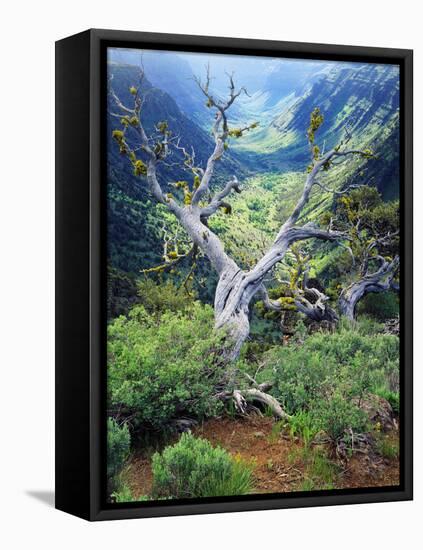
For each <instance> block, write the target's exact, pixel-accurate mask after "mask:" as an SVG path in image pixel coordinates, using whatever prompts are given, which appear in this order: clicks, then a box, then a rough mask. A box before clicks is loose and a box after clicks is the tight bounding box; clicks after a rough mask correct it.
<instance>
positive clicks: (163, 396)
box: [56, 30, 412, 520]
mask: <svg viewBox="0 0 423 550" xmlns="http://www.w3.org/2000/svg"><path fill="white" fill-rule="evenodd" d="M56 120H57V126H56V136H57V137H56V213H57V218H56V219H57V223H56V242H57V245H56V258H57V260H56V262H57V263H56V265H57V269H56V288H57V301H56V310H57V315H56V327H57V328H56V331H57V332H56V347H57V356H56V506H57V508H59V509H61V510H64V511H66V512H69V513H72V514H75V515H78V516H81V517H83V518H86V519H89V520H103V519H118V518H135V517H146V516H166V515H175V514H197V513H210V512H227V511H241V510H264V509H270V508H286V507H298V506H315V505H333V504H348V503H365V502H379V501H392V500H407V499H411V498H412V52H411V51H409V50H393V49H380V48H364V47H352V46H329V45H320V44H300V43H298V44H296V43H286V42H268V41H257V40H240V39H231V38H212V37H198V36H180V35H164V34H150V33H136V32H118V31H104V30H90V31H86V32H84V33H81V34H79V35H75V36H72V37H69V38H66V39H64V40H61V41H59V42H57V45H56Z"/></svg>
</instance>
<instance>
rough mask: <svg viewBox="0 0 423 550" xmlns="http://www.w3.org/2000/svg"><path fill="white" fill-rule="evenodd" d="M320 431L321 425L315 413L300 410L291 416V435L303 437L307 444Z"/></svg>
mask: <svg viewBox="0 0 423 550" xmlns="http://www.w3.org/2000/svg"><path fill="white" fill-rule="evenodd" d="M318 431H319V426H318V425H317V423H316V421H315V419H314V417H313V415H312V414H310V413H309V412H308V411H303V410H300V411H298V412H297V413H295V414H293V415H292V416H291V417H290V418H289V432H290V434H291V437H294V436H299V437H301V439H302V440H303V441H304V444H305V445H306V446H307V445H309V444H310V443H311V442H312V441H313V439H314V437H315V435H316V434H317V432H318Z"/></svg>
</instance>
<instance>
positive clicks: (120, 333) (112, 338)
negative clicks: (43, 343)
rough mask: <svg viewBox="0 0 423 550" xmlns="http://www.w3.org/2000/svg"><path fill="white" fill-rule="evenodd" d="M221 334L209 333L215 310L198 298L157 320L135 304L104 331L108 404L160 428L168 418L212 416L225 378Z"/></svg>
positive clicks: (218, 407) (135, 421)
mask: <svg viewBox="0 0 423 550" xmlns="http://www.w3.org/2000/svg"><path fill="white" fill-rule="evenodd" d="M223 351H224V339H223V335H222V334H221V333H220V334H216V333H215V332H214V331H213V310H212V308H211V307H210V306H204V305H201V304H200V303H198V302H196V303H194V304H193V305H192V307H191V308H190V309H189V310H187V311H186V312H185V313H182V312H171V311H167V312H165V313H163V314H162V315H161V317H160V319H157V318H156V317H154V316H151V315H149V314H148V313H147V312H146V310H145V308H144V307H143V306H135V307H134V308H133V309H132V310H131V312H130V314H129V317H128V318H125V317H119V318H118V319H116V320H115V321H114V322H113V323H112V324H111V325H110V326H109V329H108V398H109V407H110V408H111V409H112V410H113V408H118V407H119V408H120V407H123V408H125V409H126V410H128V411H129V412H132V413H133V414H134V415H135V416H134V420H133V422H134V423H135V425H136V424H137V423H138V424H140V423H142V424H148V425H149V426H153V427H158V428H162V427H163V426H164V425H165V424H167V423H168V422H169V421H170V420H171V419H172V418H175V417H178V416H182V415H188V416H194V417H197V418H202V417H205V416H214V415H216V414H218V413H219V412H220V411H221V407H222V405H221V402H220V401H218V400H217V399H216V398H215V393H216V386H217V385H218V384H219V382H221V380H222V377H223V369H224V366H223V361H222V360H221V355H222V353H223Z"/></svg>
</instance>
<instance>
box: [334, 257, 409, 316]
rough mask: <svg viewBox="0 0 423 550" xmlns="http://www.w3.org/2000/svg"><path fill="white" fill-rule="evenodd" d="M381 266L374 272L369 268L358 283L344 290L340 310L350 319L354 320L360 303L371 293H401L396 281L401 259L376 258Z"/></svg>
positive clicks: (340, 300)
mask: <svg viewBox="0 0 423 550" xmlns="http://www.w3.org/2000/svg"><path fill="white" fill-rule="evenodd" d="M373 261H377V262H378V263H379V266H378V267H377V268H376V269H375V270H374V271H373V272H372V271H371V270H370V268H367V270H366V273H365V274H364V275H363V276H362V277H361V278H360V279H358V280H357V281H354V282H353V283H352V284H350V285H349V286H347V287H346V288H344V289H343V290H342V292H341V295H340V297H339V310H340V312H341V313H342V315H345V316H346V317H347V318H348V319H350V320H354V318H355V313H356V307H357V304H358V302H359V301H360V300H361V299H362V298H363V297H364V296H366V294H370V293H371V292H386V291H388V290H394V291H395V292H398V291H399V283H397V282H396V281H395V278H396V277H397V274H398V269H399V257H398V256H395V258H394V259H393V260H391V261H388V260H386V259H385V258H383V257H382V256H376V257H374V258H373Z"/></svg>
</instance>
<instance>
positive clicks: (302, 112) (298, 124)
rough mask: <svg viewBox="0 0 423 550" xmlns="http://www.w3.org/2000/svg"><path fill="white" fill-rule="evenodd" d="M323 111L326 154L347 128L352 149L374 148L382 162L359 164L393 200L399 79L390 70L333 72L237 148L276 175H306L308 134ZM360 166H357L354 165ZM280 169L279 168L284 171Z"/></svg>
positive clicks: (355, 67)
mask: <svg viewBox="0 0 423 550" xmlns="http://www.w3.org/2000/svg"><path fill="white" fill-rule="evenodd" d="M315 107H319V108H320V109H321V111H322V113H323V115H324V117H325V120H324V124H323V125H322V127H321V128H320V129H319V133H318V136H317V140H318V143H319V144H320V145H322V144H325V148H326V150H327V149H329V148H331V147H333V146H334V145H336V144H338V143H339V141H340V140H341V139H342V137H343V135H344V133H345V126H346V125H348V127H349V129H350V131H351V132H352V135H353V137H352V140H351V142H350V144H351V146H352V147H355V146H358V147H361V148H365V147H371V148H372V149H373V150H375V151H376V152H377V153H378V154H379V157H380V158H379V160H378V161H373V160H372V161H371V162H369V163H363V162H361V163H359V165H357V166H356V169H357V170H358V171H359V172H361V171H362V170H363V165H366V166H367V167H368V169H369V172H368V175H369V178H371V182H372V184H375V185H377V186H378V188H379V189H380V190H381V191H382V192H383V193H384V194H385V195H386V196H392V195H393V193H394V188H395V187H397V182H398V173H399V159H398V140H399V79H398V68H397V67H396V66H390V65H359V64H350V65H348V66H345V65H342V66H341V67H334V68H332V69H331V70H330V71H329V72H328V73H327V74H323V75H322V76H321V77H320V78H318V79H317V81H315V82H314V84H313V85H312V86H310V87H309V89H307V90H306V91H305V93H304V94H303V95H302V96H301V97H299V98H298V99H297V100H296V101H294V102H293V103H292V104H291V105H290V106H288V107H287V108H286V109H284V111H283V112H282V113H281V114H280V115H279V116H278V117H276V118H275V119H274V120H273V121H272V122H271V123H270V124H269V125H268V126H267V127H265V128H263V129H262V130H261V131H259V132H257V133H256V134H254V135H252V136H247V138H246V139H245V140H243V142H242V143H239V145H238V144H237V150H238V151H239V152H240V153H241V152H247V151H248V152H249V154H250V155H253V156H254V155H255V154H256V155H257V157H260V158H259V159H258V161H259V162H260V163H261V164H262V163H265V164H267V168H268V169H270V170H272V169H276V167H277V166H279V167H281V166H282V165H283V164H284V163H285V167H286V169H287V170H288V169H290V168H296V169H304V167H305V165H306V163H307V162H308V159H309V149H308V144H307V139H306V135H305V132H306V129H307V127H308V124H309V119H310V113H311V112H312V110H313V109H314V108H315ZM355 164H357V163H355ZM279 169H280V168H279Z"/></svg>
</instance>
